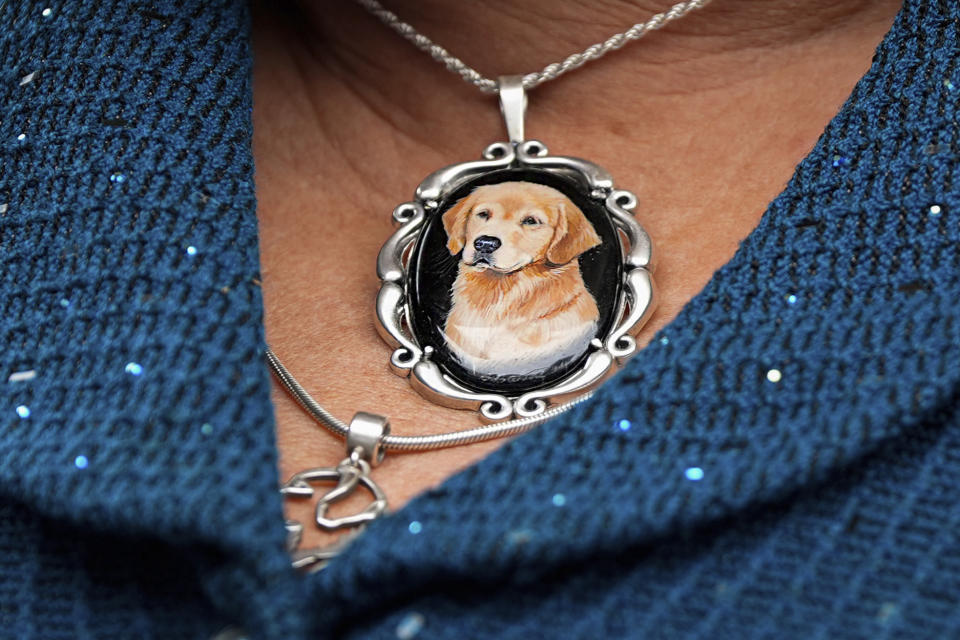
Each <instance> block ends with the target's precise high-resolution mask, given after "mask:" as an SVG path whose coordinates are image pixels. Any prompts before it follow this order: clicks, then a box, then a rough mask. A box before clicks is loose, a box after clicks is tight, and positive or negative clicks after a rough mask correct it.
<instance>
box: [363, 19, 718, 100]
mask: <svg viewBox="0 0 960 640" xmlns="http://www.w3.org/2000/svg"><path fill="white" fill-rule="evenodd" d="M355 1H356V3H357V4H359V5H360V6H361V7H363V8H364V9H366V10H367V11H369V12H370V13H371V14H373V15H374V16H376V17H377V18H378V19H379V20H380V21H381V22H382V23H384V24H385V25H387V26H388V27H390V28H391V29H393V30H394V31H395V32H397V33H398V34H400V35H401V36H402V37H403V38H404V39H406V40H407V41H409V42H410V43H412V44H413V46H415V47H416V48H417V49H419V50H420V51H423V52H424V53H426V54H428V55H429V56H430V57H431V58H433V59H434V60H436V61H437V62H439V63H440V64H442V65H443V66H444V67H446V68H447V70H449V71H452V72H453V73H455V74H457V75H459V76H460V77H461V78H462V79H463V80H464V81H465V82H468V83H470V84H472V85H473V86H475V87H477V88H478V89H480V91H482V92H483V93H496V92H497V88H498V86H497V81H496V80H494V79H492V78H488V77H486V76H484V75H483V74H481V73H480V72H479V71H477V70H476V69H474V68H472V67H470V66H468V65H467V64H466V63H465V62H464V61H463V60H461V59H460V58H458V57H456V56H455V55H453V54H452V53H450V52H449V51H447V50H446V49H444V48H443V47H441V46H440V45H438V44H436V43H435V42H434V41H433V40H431V39H430V38H428V37H427V36H425V35H423V34H422V33H420V32H419V31H417V30H416V29H414V28H413V26H412V25H410V24H409V23H407V22H404V21H403V20H401V19H400V18H399V17H397V14H395V13H393V12H392V11H390V10H389V9H386V8H385V7H384V6H383V5H382V4H380V3H379V2H378V1H377V0H355ZM709 2H710V0H686V2H678V3H677V4H675V5H673V6H672V7H670V8H669V9H668V10H667V11H664V12H663V13H658V14H656V15H655V16H653V17H652V18H650V19H649V20H647V21H646V22H638V23H637V24H635V25H633V26H632V27H630V28H629V29H627V30H626V31H622V32H620V33H616V34H614V35H612V36H610V37H609V38H607V39H606V40H604V41H603V42H598V43H596V44H592V45H590V46H589V47H587V48H586V49H584V50H583V51H581V52H579V53H574V54H571V55H569V56H567V57H566V58H564V59H563V60H562V61H561V62H554V63H552V64H548V65H547V66H546V67H544V68H543V69H541V70H540V71H533V72H531V73H526V74H523V88H524V89H526V90H527V91H529V90H531V89H533V88H534V87H536V86H539V85H541V84H543V83H544V82H547V81H549V80H555V79H557V78H559V77H560V76H562V75H563V74H565V73H567V72H569V71H573V70H574V69H579V68H580V67H582V66H583V65H584V64H586V63H587V62H589V61H591V60H599V59H600V58H602V57H603V56H605V55H607V54H608V53H610V52H611V51H616V50H617V49H619V48H621V47H623V46H624V45H625V44H627V43H628V42H633V41H634V40H639V39H640V38H642V37H643V36H645V35H646V34H647V33H649V32H650V31H655V30H657V29H659V28H661V27H663V26H664V25H666V24H667V23H669V22H672V21H673V20H676V19H678V18H682V17H683V16H685V15H686V14H688V13H689V12H691V11H693V10H694V9H699V8H701V7H703V6H705V5H707V4H708V3H709Z"/></svg>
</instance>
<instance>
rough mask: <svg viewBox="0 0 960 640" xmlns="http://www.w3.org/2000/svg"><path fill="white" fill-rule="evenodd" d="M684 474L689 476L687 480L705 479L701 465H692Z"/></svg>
mask: <svg viewBox="0 0 960 640" xmlns="http://www.w3.org/2000/svg"><path fill="white" fill-rule="evenodd" d="M683 475H685V476H686V477H687V480H693V481H694V482H696V481H697V480H703V469H701V468H700V467H690V468H688V469H686V470H685V471H684V472H683Z"/></svg>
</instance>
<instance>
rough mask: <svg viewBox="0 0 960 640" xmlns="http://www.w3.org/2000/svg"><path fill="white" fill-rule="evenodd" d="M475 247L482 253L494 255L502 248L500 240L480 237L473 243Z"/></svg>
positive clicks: (491, 237)
mask: <svg viewBox="0 0 960 640" xmlns="http://www.w3.org/2000/svg"><path fill="white" fill-rule="evenodd" d="M473 247H474V249H476V250H477V251H479V252H481V253H493V252H494V251H496V250H497V249H499V248H500V238H494V237H493V236H480V237H479V238H477V239H476V240H474V241H473Z"/></svg>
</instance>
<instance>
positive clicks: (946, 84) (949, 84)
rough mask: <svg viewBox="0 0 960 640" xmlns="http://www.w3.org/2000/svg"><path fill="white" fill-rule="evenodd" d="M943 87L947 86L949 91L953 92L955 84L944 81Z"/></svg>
mask: <svg viewBox="0 0 960 640" xmlns="http://www.w3.org/2000/svg"><path fill="white" fill-rule="evenodd" d="M943 86H945V87H946V88H947V89H949V90H950V91H953V89H954V85H953V83H952V82H950V81H949V80H944V81H943Z"/></svg>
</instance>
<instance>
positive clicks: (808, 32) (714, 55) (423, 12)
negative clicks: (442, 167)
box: [302, 0, 899, 99]
mask: <svg viewBox="0 0 960 640" xmlns="http://www.w3.org/2000/svg"><path fill="white" fill-rule="evenodd" d="M384 4H385V6H386V7H387V8H388V9H390V10H391V11H393V12H394V13H396V14H397V15H398V16H399V17H400V19H401V20H404V21H406V22H408V23H410V24H411V25H413V26H414V28H416V29H417V30H418V31H419V32H421V33H423V34H425V35H427V36H428V37H430V38H431V39H432V40H433V41H434V42H436V43H437V44H439V45H441V46H443V47H445V48H446V49H447V50H448V51H450V52H451V53H452V54H453V55H455V56H457V57H459V58H461V59H462V60H463V61H464V62H465V63H466V64H468V65H470V66H472V67H474V68H475V69H477V70H478V71H480V72H481V73H482V74H484V75H486V76H487V77H492V78H496V77H497V76H499V75H507V74H518V73H527V72H530V71H534V70H539V69H541V68H543V67H544V66H546V65H547V64H550V63H553V62H557V61H560V60H562V59H563V58H565V57H566V56H567V55H569V54H571V53H574V52H578V51H582V50H583V49H584V48H585V47H586V46H588V45H590V44H592V43H595V42H601V41H603V40H605V39H606V38H607V37H609V36H610V35H612V34H613V33H616V32H620V31H624V30H625V29H626V28H627V27H629V26H630V25H632V24H635V23H637V22H642V21H645V20H647V19H648V18H649V17H651V16H653V15H654V14H655V13H659V12H663V11H665V10H666V9H668V8H669V7H670V0H607V1H605V2H603V3H599V4H598V3H583V2H570V1H563V0H561V1H558V0H526V1H524V2H521V3H517V2H515V1H514V0H483V2H481V1H480V0H466V1H457V2H450V1H449V0H384ZM892 4H899V0H882V1H877V0H780V1H777V2H770V1H769V0H716V1H715V2H713V3H712V4H709V5H707V6H706V7H704V8H701V9H697V10H694V11H692V12H690V13H689V14H688V15H686V16H684V17H682V18H680V19H679V20H676V21H674V22H672V23H670V24H669V25H667V26H666V27H664V28H663V29H661V30H659V32H654V33H648V34H647V35H646V36H645V37H644V38H645V39H649V40H650V43H649V45H648V44H647V43H639V42H638V43H631V44H628V45H627V46H626V48H625V50H624V51H620V52H614V53H611V54H608V57H609V60H606V61H605V62H603V63H599V62H591V63H587V67H586V68H584V69H581V70H578V71H576V72H575V73H576V75H577V76H579V78H580V81H582V82H588V81H589V80H590V79H591V76H592V77H596V78H599V77H603V76H613V77H614V78H617V80H618V81H619V82H621V83H622V82H624V78H623V76H621V75H617V74H616V73H615V72H608V70H609V69H610V67H612V66H618V67H619V66H627V67H628V68H630V69H632V70H633V71H634V73H633V74H631V75H632V77H630V78H629V82H630V83H632V84H633V85H634V86H635V88H636V89H638V90H642V91H644V92H646V93H650V92H669V93H675V92H677V91H683V90H686V89H691V90H702V89H703V88H704V86H705V84H706V85H710V84H713V83H717V82H724V81H725V79H724V77H723V76H722V75H718V74H717V73H716V72H717V71H719V70H720V69H722V68H725V67H728V66H735V67H736V68H737V69H738V71H739V73H740V74H741V75H744V74H747V75H750V74H755V73H762V72H763V71H764V70H765V69H767V68H768V67H770V66H771V65H777V64H779V63H780V62H781V59H780V58H779V57H774V58H773V59H771V57H770V56H768V55H759V53H760V52H769V51H770V50H777V51H781V52H788V50H789V49H790V48H791V47H792V46H793V45H796V44H799V43H803V42H805V41H807V40H809V39H812V38H819V37H822V36H823V35H824V34H825V33H827V32H831V31H835V30H846V31H855V32H856V31H860V30H861V29H863V28H865V27H867V26H868V25H869V24H870V23H871V22H875V21H877V20H880V21H887V20H889V15H890V6H891V5H892ZM302 12H303V25H304V32H305V33H309V34H311V35H310V37H311V41H312V46H311V48H312V50H313V51H314V53H316V54H320V55H328V56H329V55H332V56H333V58H334V60H335V63H336V64H337V65H338V66H339V68H340V70H341V71H342V72H343V73H346V74H349V75H350V76H351V77H353V78H354V79H355V80H357V81H364V80H366V81H369V82H370V83H372V84H374V85H376V86H380V87H382V88H383V90H384V92H390V93H391V94H392V95H393V97H394V98H395V99H400V98H401V96H403V95H410V94H411V93H413V94H417V93H419V92H417V91H410V89H411V86H410V85H411V82H424V83H425V84H424V85H423V86H428V87H442V88H443V89H442V90H443V92H444V93H445V94H447V93H452V92H453V91H454V90H459V91H458V93H461V94H469V95H472V96H474V98H475V97H476V95H475V92H476V89H474V88H471V87H469V86H468V85H466V84H465V83H462V82H461V81H460V80H459V79H458V78H457V77H456V76H455V75H453V74H451V73H450V72H448V71H446V70H445V69H443V68H442V67H440V65H438V64H437V63H435V62H433V61H432V60H430V59H429V57H428V56H426V55H425V54H423V53H421V52H418V51H416V50H415V49H414V47H413V46H412V45H411V44H410V43H408V42H406V41H404V40H403V39H402V38H401V37H400V36H398V35H396V34H394V33H392V32H391V31H389V30H388V29H387V28H386V27H385V26H383V25H382V24H380V23H379V21H378V20H377V19H376V18H375V17H373V16H372V15H370V14H368V13H366V12H365V11H364V10H363V9H362V8H360V7H359V6H357V5H355V4H354V3H352V2H342V1H341V2H326V3H317V2H304V3H302ZM400 70H402V71H403V73H399V71H400ZM559 83H562V84H568V80H566V79H565V80H561V81H558V83H551V84H559ZM573 84H576V82H574V83H573ZM456 85H463V86H456ZM545 88H546V87H545ZM397 89H399V91H396V90H397ZM558 90H559V89H558Z"/></svg>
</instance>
